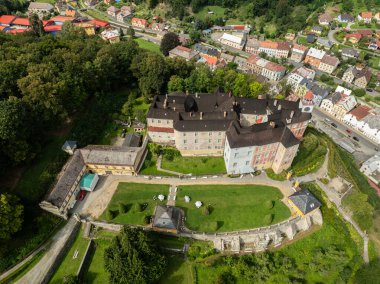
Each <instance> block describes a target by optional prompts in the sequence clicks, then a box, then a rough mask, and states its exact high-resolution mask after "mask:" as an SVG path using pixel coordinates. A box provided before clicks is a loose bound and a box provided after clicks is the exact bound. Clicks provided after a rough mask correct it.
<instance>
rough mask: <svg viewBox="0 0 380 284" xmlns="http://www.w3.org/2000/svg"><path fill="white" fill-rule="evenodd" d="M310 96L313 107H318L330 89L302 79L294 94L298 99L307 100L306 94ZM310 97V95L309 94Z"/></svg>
mask: <svg viewBox="0 0 380 284" xmlns="http://www.w3.org/2000/svg"><path fill="white" fill-rule="evenodd" d="M308 93H311V94H312V98H311V99H312V102H313V105H315V106H319V105H320V104H321V102H322V100H323V99H325V98H326V97H327V96H328V94H329V93H330V89H329V88H327V87H324V86H320V85H319V84H318V83H317V82H314V81H313V80H312V79H309V78H303V79H302V81H301V82H300V83H299V84H298V88H297V89H296V92H295V94H296V95H297V96H298V97H299V98H307V94H308ZM309 96H310V94H309Z"/></svg>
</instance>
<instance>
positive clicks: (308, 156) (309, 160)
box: [292, 133, 327, 176]
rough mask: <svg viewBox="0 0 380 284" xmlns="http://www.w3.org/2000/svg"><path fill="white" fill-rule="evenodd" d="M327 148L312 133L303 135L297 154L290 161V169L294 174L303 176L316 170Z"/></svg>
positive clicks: (321, 163) (321, 162)
mask: <svg viewBox="0 0 380 284" xmlns="http://www.w3.org/2000/svg"><path fill="white" fill-rule="evenodd" d="M326 153H327V148H326V146H325V145H322V143H321V142H320V141H319V139H318V137H317V136H315V135H314V134H312V133H308V134H306V135H305V136H304V138H303V140H302V143H301V145H300V147H299V150H298V153H297V156H296V157H295V159H294V160H293V163H292V171H293V173H294V175H296V176H303V175H306V174H309V173H314V172H316V171H318V170H319V169H320V168H321V166H322V165H323V162H324V161H325V157H326Z"/></svg>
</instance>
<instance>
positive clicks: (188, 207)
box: [176, 185, 290, 232]
mask: <svg viewBox="0 0 380 284" xmlns="http://www.w3.org/2000/svg"><path fill="white" fill-rule="evenodd" d="M185 195H188V196H189V197H190V198H191V201H190V202H189V203H186V202H185V201H184V196H185ZM282 197H283V196H282V194H281V192H280V191H279V190H278V189H277V188H275V187H270V186H263V185H190V186H180V187H179V190H178V193H177V201H176V206H178V207H181V208H183V209H184V211H185V216H186V226H187V227H188V228H189V229H191V230H195V231H205V232H214V231H218V232H225V231H234V230H241V229H249V228H256V227H260V226H267V225H270V224H275V223H278V222H280V221H283V220H285V219H287V218H289V217H290V211H289V209H288V208H287V207H286V206H285V205H284V204H283V203H282V202H281V198H282ZM198 200H199V201H201V202H202V203H203V206H202V207H201V208H196V207H195V205H194V203H195V202H196V201H198ZM270 201H272V202H273V204H274V205H273V208H269V207H270V206H269V204H268V203H267V202H270ZM209 204H210V205H211V210H210V214H209V215H208V216H207V215H204V210H205V207H206V206H208V205H209ZM269 217H270V219H272V220H268V218H269Z"/></svg>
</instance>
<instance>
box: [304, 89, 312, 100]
mask: <svg viewBox="0 0 380 284" xmlns="http://www.w3.org/2000/svg"><path fill="white" fill-rule="evenodd" d="M304 99H305V100H308V101H311V100H313V99H314V95H313V92H312V91H308V92H307V93H306V95H305V96H304Z"/></svg>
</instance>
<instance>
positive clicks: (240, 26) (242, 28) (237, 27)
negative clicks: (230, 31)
mask: <svg viewBox="0 0 380 284" xmlns="http://www.w3.org/2000/svg"><path fill="white" fill-rule="evenodd" d="M233 27H234V30H241V31H242V30H244V29H245V26H242V25H237V26H233Z"/></svg>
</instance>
